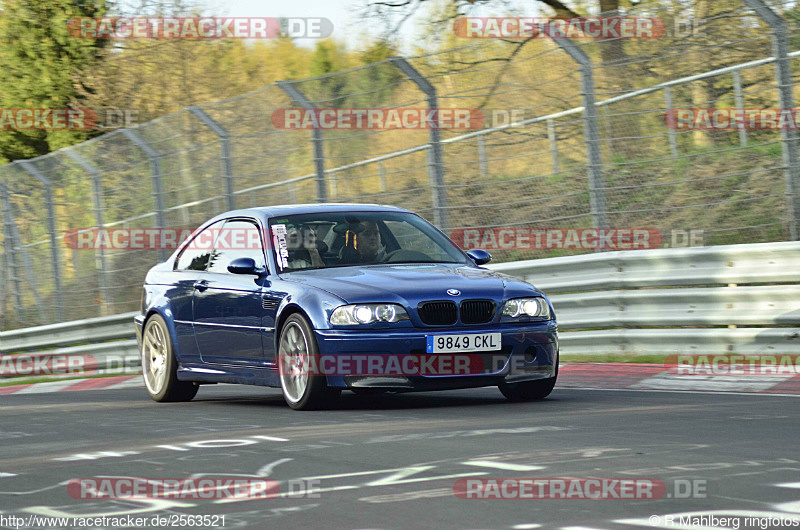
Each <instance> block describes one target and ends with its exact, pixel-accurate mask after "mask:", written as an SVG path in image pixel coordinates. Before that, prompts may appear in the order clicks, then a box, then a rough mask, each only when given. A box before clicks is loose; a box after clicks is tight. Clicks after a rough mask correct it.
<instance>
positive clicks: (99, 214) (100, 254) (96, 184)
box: [64, 149, 111, 315]
mask: <svg viewBox="0 0 800 530" xmlns="http://www.w3.org/2000/svg"><path fill="white" fill-rule="evenodd" d="M64 154H66V155H67V156H68V157H69V158H71V159H72V160H73V161H74V162H75V163H76V164H78V165H79V166H80V167H81V169H83V170H84V171H86V172H87V173H88V174H89V176H91V177H92V204H93V206H94V219H95V224H96V225H97V228H99V229H101V230H102V228H103V225H104V220H103V183H102V180H101V179H102V176H101V174H100V171H98V169H97V168H96V167H95V166H94V165H92V164H90V163H89V161H88V160H86V159H85V158H83V157H82V156H81V155H80V154H78V153H76V152H74V151H73V150H72V149H64ZM97 264H98V268H99V269H100V278H99V280H100V297H101V300H102V306H101V314H102V315H106V314H108V305H109V303H110V302H111V297H110V290H109V282H108V264H107V262H106V250H105V248H103V245H98V247H97Z"/></svg>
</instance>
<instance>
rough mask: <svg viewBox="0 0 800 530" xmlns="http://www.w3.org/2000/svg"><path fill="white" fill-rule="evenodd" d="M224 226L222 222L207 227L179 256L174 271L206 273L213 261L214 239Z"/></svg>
mask: <svg viewBox="0 0 800 530" xmlns="http://www.w3.org/2000/svg"><path fill="white" fill-rule="evenodd" d="M221 226H222V221H217V222H216V223H214V224H212V225H210V226H207V227H205V228H204V229H203V230H202V231H201V232H200V233H198V234H197V235H196V236H195V237H194V238H193V239H192V240H191V241H190V242H189V244H188V245H187V246H186V247H184V249H183V250H182V251H181V253H180V255H179V256H178V260H177V263H176V264H175V267H174V269H175V270H179V271H204V270H206V267H207V266H208V262H209V260H210V259H211V251H212V249H213V248H214V237H215V235H216V233H217V232H218V231H219V229H220V227H221Z"/></svg>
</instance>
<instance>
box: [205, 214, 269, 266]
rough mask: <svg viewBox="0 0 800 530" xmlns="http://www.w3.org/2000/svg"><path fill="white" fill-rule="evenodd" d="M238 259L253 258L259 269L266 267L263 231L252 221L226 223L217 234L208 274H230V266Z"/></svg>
mask: <svg viewBox="0 0 800 530" xmlns="http://www.w3.org/2000/svg"><path fill="white" fill-rule="evenodd" d="M238 258H253V259H254V260H255V262H256V266H257V267H266V261H265V259H264V247H263V245H262V243H261V231H260V230H259V229H258V226H257V225H256V224H255V223H254V222H251V221H242V220H234V221H226V222H225V226H223V227H222V230H220V231H219V234H217V238H216V240H215V243H214V252H213V253H212V255H211V258H210V265H209V267H208V272H217V273H223V274H227V273H228V265H229V264H230V262H231V261H233V260H235V259H238Z"/></svg>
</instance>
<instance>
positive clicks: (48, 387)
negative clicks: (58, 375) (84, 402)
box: [14, 379, 82, 394]
mask: <svg viewBox="0 0 800 530" xmlns="http://www.w3.org/2000/svg"><path fill="white" fill-rule="evenodd" d="M81 381H82V379H67V380H66V381H53V382H52V383H35V384H33V385H31V386H29V387H27V388H23V389H21V390H17V391H16V392H14V394H44V393H47V392H58V391H60V390H63V389H64V388H67V387H69V386H72V385H74V384H76V383H80V382H81Z"/></svg>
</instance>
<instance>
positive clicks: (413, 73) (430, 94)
mask: <svg viewBox="0 0 800 530" xmlns="http://www.w3.org/2000/svg"><path fill="white" fill-rule="evenodd" d="M389 60H390V61H391V62H392V64H394V65H395V66H396V67H397V68H399V69H400V71H401V72H403V73H404V74H406V77H408V79H409V80H410V81H412V82H413V83H414V84H415V85H417V87H418V88H419V89H420V90H421V91H422V92H423V93H424V94H425V98H426V99H427V100H428V110H430V111H432V112H433V113H434V115H436V114H438V110H439V103H438V101H437V99H436V88H435V87H434V86H433V85H432V84H430V82H429V81H428V80H427V79H425V78H424V77H422V74H420V73H419V72H418V71H417V70H416V69H415V68H414V67H413V66H411V64H410V63H409V62H408V61H406V60H405V59H403V58H402V57H389ZM430 146H431V157H430V158H429V164H428V173H429V175H430V180H431V186H432V188H433V218H434V224H436V226H438V227H439V230H441V231H443V232H445V233H446V232H447V226H448V224H447V192H446V188H445V184H444V157H443V156H442V141H441V135H440V134H439V128H438V127H431V128H430Z"/></svg>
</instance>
